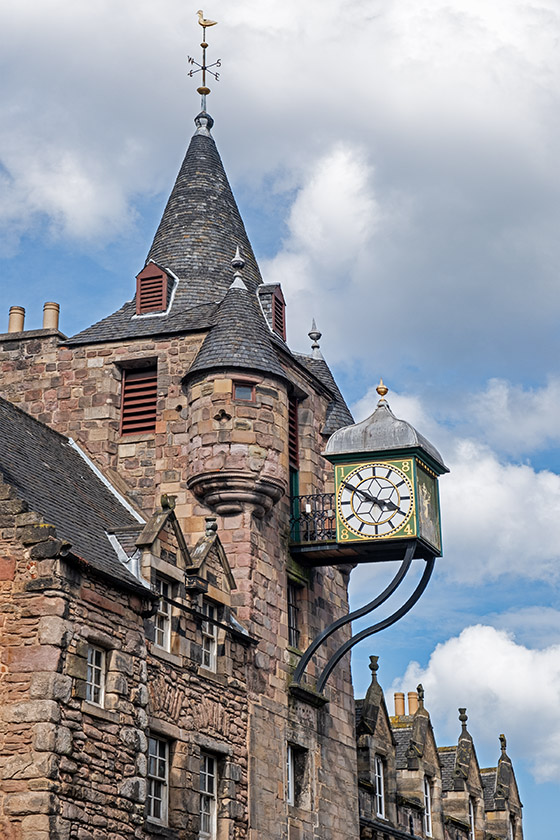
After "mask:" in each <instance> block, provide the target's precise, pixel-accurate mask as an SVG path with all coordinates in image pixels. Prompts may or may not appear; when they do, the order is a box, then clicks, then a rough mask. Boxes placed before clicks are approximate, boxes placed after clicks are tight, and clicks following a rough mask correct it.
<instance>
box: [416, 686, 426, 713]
mask: <svg viewBox="0 0 560 840" xmlns="http://www.w3.org/2000/svg"><path fill="white" fill-rule="evenodd" d="M416 693H417V694H418V706H419V708H420V709H423V708H424V686H423V685H422V683H418V685H417V686H416Z"/></svg>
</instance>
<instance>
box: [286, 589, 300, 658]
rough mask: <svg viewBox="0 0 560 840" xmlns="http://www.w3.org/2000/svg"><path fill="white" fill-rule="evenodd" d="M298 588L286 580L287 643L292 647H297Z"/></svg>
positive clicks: (298, 632)
mask: <svg viewBox="0 0 560 840" xmlns="http://www.w3.org/2000/svg"><path fill="white" fill-rule="evenodd" d="M299 590H300V587H299V586H297V585H296V584H295V583H292V581H291V580H288V644H289V645H290V646H291V647H294V648H299V636H300V631H299V603H298V602H299Z"/></svg>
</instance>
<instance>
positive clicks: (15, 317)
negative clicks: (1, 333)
mask: <svg viewBox="0 0 560 840" xmlns="http://www.w3.org/2000/svg"><path fill="white" fill-rule="evenodd" d="M24 320H25V309H24V308H23V306H10V317H9V319H8V332H9V333H14V332H23V322H24Z"/></svg>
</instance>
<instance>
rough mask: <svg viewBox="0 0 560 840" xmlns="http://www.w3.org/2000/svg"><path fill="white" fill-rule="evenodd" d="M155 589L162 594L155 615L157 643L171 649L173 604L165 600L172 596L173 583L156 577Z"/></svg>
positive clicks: (165, 648) (161, 646)
mask: <svg viewBox="0 0 560 840" xmlns="http://www.w3.org/2000/svg"><path fill="white" fill-rule="evenodd" d="M155 589H156V592H157V593H158V595H160V599H159V601H158V607H157V612H156V617H155V643H156V645H157V646H158V647H160V648H163V649H164V650H171V604H170V603H169V602H168V601H166V600H165V599H166V598H170V597H171V584H170V583H169V582H168V581H166V580H164V579H163V578H160V577H156V579H155Z"/></svg>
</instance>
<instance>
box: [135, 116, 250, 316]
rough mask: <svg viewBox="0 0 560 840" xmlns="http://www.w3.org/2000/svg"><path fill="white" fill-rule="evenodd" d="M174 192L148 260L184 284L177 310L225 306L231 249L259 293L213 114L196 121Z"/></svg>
mask: <svg viewBox="0 0 560 840" xmlns="http://www.w3.org/2000/svg"><path fill="white" fill-rule="evenodd" d="M195 123H196V125H197V131H196V133H195V135H194V136H193V138H192V139H191V142H190V145H189V148H188V150H187V153H186V155H185V159H184V161H183V165H182V166H181V169H180V172H179V175H178V176H177V180H176V181H175V186H174V187H173V190H172V192H171V195H170V197H169V201H168V202H167V206H166V208H165V210H164V212H163V216H162V219H161V222H160V224H159V227H158V229H157V231H156V235H155V237H154V241H153V243H152V246H151V248H150V251H149V253H148V259H151V260H154V261H155V262H156V263H157V264H158V265H161V266H163V267H164V268H166V269H171V271H172V272H173V273H174V274H175V275H176V276H177V277H178V278H179V285H178V288H177V292H176V296H175V304H174V305H177V306H178V307H179V308H181V309H190V308H192V307H194V306H198V305H200V304H203V303H210V302H212V301H218V300H220V299H221V298H222V297H223V296H224V295H225V293H226V292H227V290H228V287H229V285H230V283H231V276H230V273H229V264H230V260H231V243H232V242H237V243H239V245H240V248H241V251H242V253H243V256H244V259H245V263H246V266H245V271H244V275H243V276H244V280H245V283H246V285H247V288H248V289H249V290H250V291H252V292H254V291H255V289H256V287H257V286H258V285H259V284H260V283H262V278H261V274H260V271H259V268H258V265H257V261H256V260H255V255H254V254H253V249H252V248H251V244H250V242H249V239H248V237H247V233H246V231H245V226H244V224H243V221H242V219H241V215H240V213H239V209H238V207H237V204H236V202H235V199H234V197H233V193H232V191H231V187H230V185H229V182H228V179H227V176H226V173H225V170H224V167H223V164H222V161H221V158H220V155H219V153H218V150H217V148H216V144H215V142H214V139H213V137H212V135H211V134H210V128H211V126H212V123H213V120H212V118H211V117H210V115H209V114H205V113H203V114H199V115H198V117H197V118H196V119H195Z"/></svg>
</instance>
